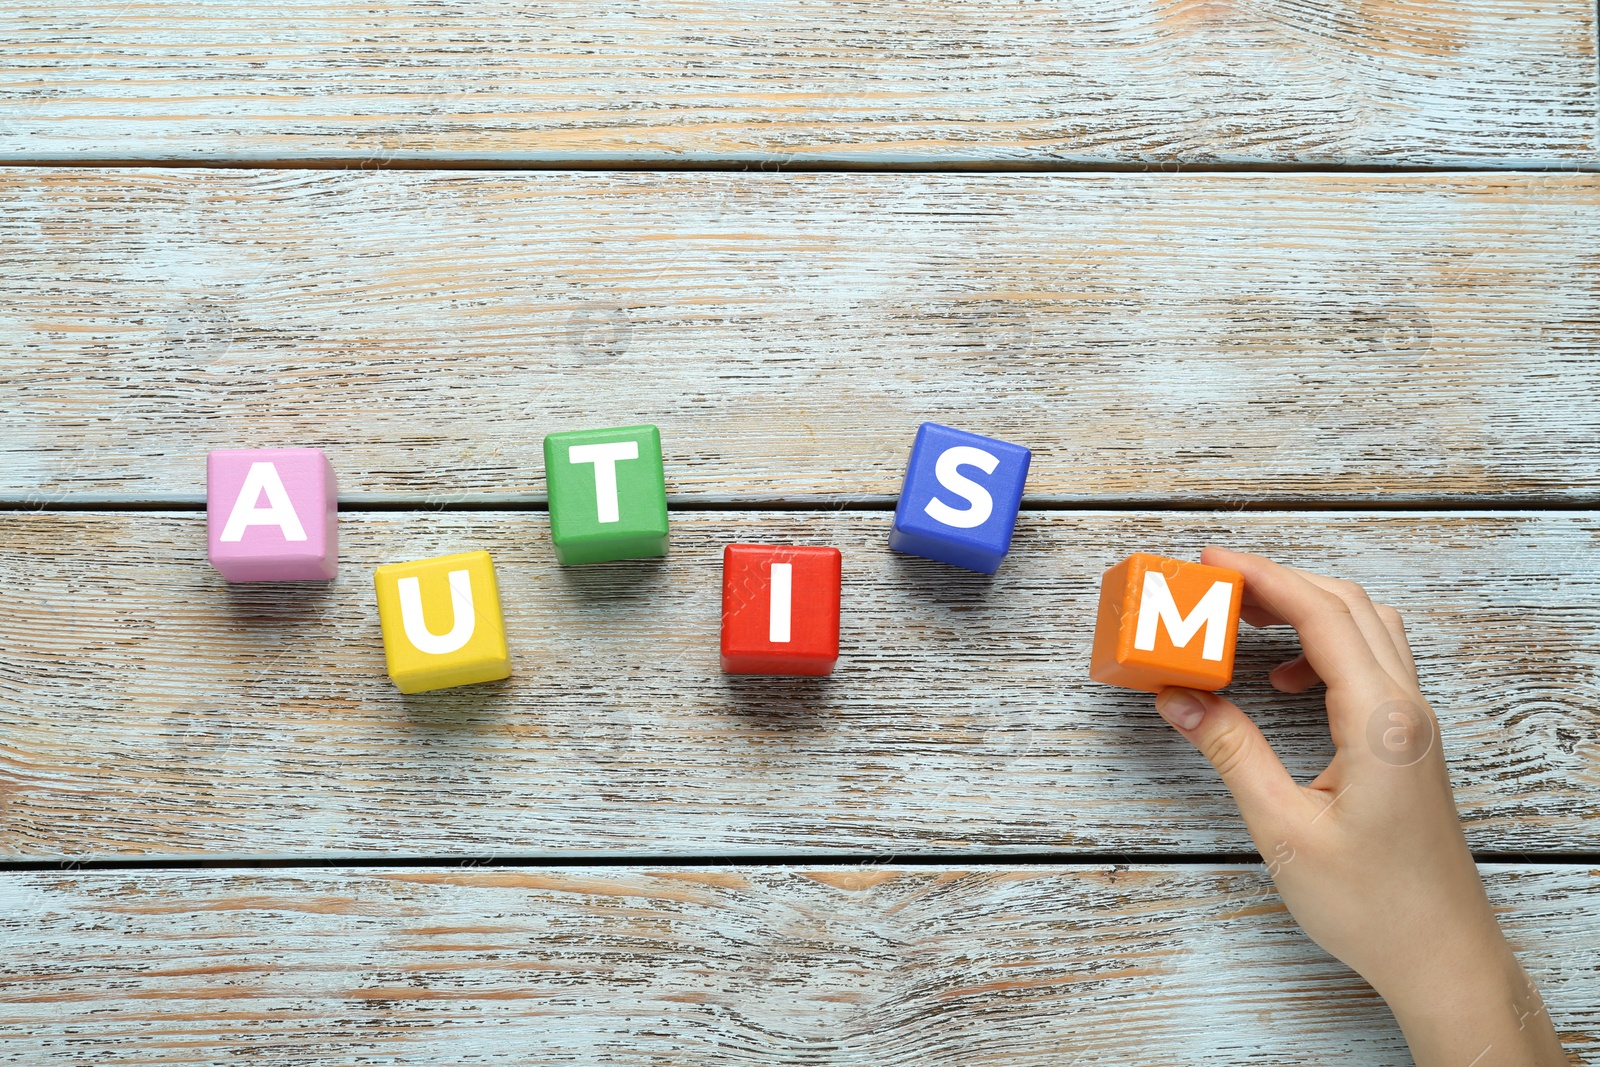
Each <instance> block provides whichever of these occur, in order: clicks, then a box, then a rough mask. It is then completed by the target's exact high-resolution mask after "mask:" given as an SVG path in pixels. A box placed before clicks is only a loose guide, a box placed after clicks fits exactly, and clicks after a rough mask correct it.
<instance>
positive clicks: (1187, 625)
mask: <svg viewBox="0 0 1600 1067" xmlns="http://www.w3.org/2000/svg"><path fill="white" fill-rule="evenodd" d="M1243 597H1244V577H1243V576H1242V575H1240V574H1239V573H1238V572H1237V571H1230V570H1226V569H1224V568H1222V567H1207V566H1205V565H1204V564H1200V563H1184V562H1182V561H1181V560H1176V559H1167V558H1165V557H1163V556H1152V555H1147V554H1145V553H1142V552H1136V553H1134V554H1133V555H1131V556H1129V557H1128V558H1127V559H1125V560H1123V561H1122V562H1121V563H1119V564H1117V565H1116V566H1115V567H1112V568H1111V569H1110V570H1108V571H1106V573H1105V576H1104V577H1103V578H1102V579H1101V580H1100V612H1099V616H1098V618H1097V619H1096V621H1095V628H1094V651H1093V653H1092V655H1091V657H1090V660H1089V677H1090V678H1092V679H1094V680H1095V681H1097V682H1105V683H1106V684H1107V685H1117V686H1121V687H1122V688H1124V689H1139V690H1143V691H1144V692H1147V693H1154V692H1158V691H1160V690H1161V689H1162V688H1164V687H1166V686H1169V685H1182V686H1188V687H1189V688H1191V689H1206V690H1214V689H1221V688H1222V687H1223V686H1225V685H1227V684H1228V683H1229V682H1230V681H1232V680H1233V648H1234V642H1235V641H1236V640H1237V638H1238V635H1239V605H1240V603H1241V601H1242V599H1243Z"/></svg>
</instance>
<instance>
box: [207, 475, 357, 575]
mask: <svg viewBox="0 0 1600 1067" xmlns="http://www.w3.org/2000/svg"><path fill="white" fill-rule="evenodd" d="M206 541H207V544H208V547H209V555H210V557H211V565H212V566H213V567H215V568H217V570H218V571H219V572H220V573H221V574H222V576H223V577H224V578H226V579H227V580H228V581H230V582H307V581H327V580H328V579H330V578H332V577H333V576H334V572H335V571H336V570H337V568H338V564H339V489H338V485H337V483H336V480H335V478H334V474H333V464H331V463H329V462H328V457H327V456H325V455H323V454H322V450H321V449H317V448H261V449H224V450H221V451H217V452H212V453H211V454H210V455H209V456H207V457H206Z"/></svg>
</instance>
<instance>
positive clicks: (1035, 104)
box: [0, 0, 1597, 164]
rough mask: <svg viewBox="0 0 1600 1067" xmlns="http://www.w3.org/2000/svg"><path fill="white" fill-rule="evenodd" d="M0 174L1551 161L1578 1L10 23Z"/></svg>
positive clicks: (109, 15)
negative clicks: (150, 164) (384, 167)
mask: <svg viewBox="0 0 1600 1067" xmlns="http://www.w3.org/2000/svg"><path fill="white" fill-rule="evenodd" d="M0 42H3V44H0V102H3V106H4V111H3V112H0V115H3V121H0V159H8V160H41V159H44V160H61V159H72V158H78V159H91V160H92V159H107V158H120V159H144V160H150V159H156V160H159V159H172V158H191V159H196V158H197V159H222V160H264V159H272V160H296V159H307V158H316V159H340V160H361V161H388V160H394V159H424V160H430V161H439V160H441V159H485V158H487V159H493V160H497V161H510V160H518V161H526V162H541V161H542V162H564V161H571V160H586V161H599V162H609V163H616V162H621V161H649V162H681V161H704V160H725V159H736V160H744V161H749V162H762V163H785V162H794V161H802V160H810V161H829V162H849V163H859V162H878V163H906V162H918V163H922V162H950V161H973V160H977V161H998V162H1007V163H1015V162H1028V163H1050V162H1060V161H1065V162H1077V163H1082V162H1105V161H1116V162H1135V163H1140V162H1144V163H1152V164H1156V163H1171V162H1183V163H1195V162H1212V161H1224V162H1263V161H1264V162H1301V163H1317V164H1343V163H1350V162H1355V163H1367V162H1385V163H1388V162H1402V163H1423V162H1437V161H1441V160H1443V161H1473V162H1501V161H1514V162H1529V161H1536V162H1551V161H1557V160H1575V159H1587V160H1593V159H1594V158H1595V154H1596V150H1597V148H1596V132H1595V114H1596V82H1595V9H1594V5H1593V3H1591V2H1589V0H1404V2H1395V0H1325V2H1319V3H1316V4H1304V3H1298V2H1295V0H1252V2H1248V3H1246V2H1243V0H1203V2H1202V0H1053V2H1049V3H1023V2H1017V0H1000V2H998V3H993V2H986V3H967V2H954V3H948V2H938V3H933V2H919V3H909V4H894V5H881V4H876V5H875V4H866V3H855V2H848V0H830V2H827V3H813V2H808V0H761V2H759V3H731V2H721V3H717V2H706V0H661V2H652V3H650V4H648V5H643V4H630V5H616V4H598V3H593V2H589V0H585V2H573V0H566V2H553V3H538V4H532V3H528V2H526V0H476V2H474V3H470V4H437V3H424V2H421V0H375V2H370V3H360V4H356V3H351V2H349V0H285V2H283V3H280V4H276V5H274V6H273V7H272V8H271V9H270V11H269V10H258V9H253V8H248V7H240V6H238V5H232V4H214V3H204V2H200V0H160V2H155V3H144V4H127V3H122V2H120V0H51V2H49V3H41V2H38V0H33V2H13V3H8V4H7V5H6V9H5V13H4V15H3V16H0Z"/></svg>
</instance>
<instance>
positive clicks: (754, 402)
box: [0, 171, 1600, 505]
mask: <svg viewBox="0 0 1600 1067" xmlns="http://www.w3.org/2000/svg"><path fill="white" fill-rule="evenodd" d="M0 205H3V210H0V383H3V384H0V396H3V397H4V398H5V402H4V403H0V450H3V452H0V494H3V495H4V498H6V499H9V500H11V501H13V502H15V501H38V502H49V501H54V500H59V499H77V500H95V501H103V502H108V503H113V504H115V503H120V502H126V501H130V500H154V501H158V502H159V501H174V500H198V499H200V494H201V492H202V489H203V469H204V463H203V460H204V454H205V452H206V451H207V450H209V449H212V448H219V447H230V448H231V447H239V446H242V445H272V444H296V445H313V444H315V445H321V446H323V447H325V448H327V449H329V450H330V452H331V453H332V455H333V458H334V463H335V466H336V467H337V469H338V471H339V477H340V480H341V487H342V490H343V492H344V495H345V498H346V499H348V500H357V501H359V500H369V501H370V500H380V499H384V500H394V501H402V502H410V503H421V504H428V505H431V504H435V503H438V502H441V501H468V500H480V501H489V502H493V501H495V500H527V499H536V498H538V497H540V496H541V494H542V492H543V480H542V460H541V458H540V455H539V450H540V442H541V439H542V436H543V434H545V433H546V432H548V431H551V430H556V429H578V428H585V427H594V426H604V425H626V424H632V423H637V422H641V421H655V422H657V423H658V424H659V425H660V426H661V428H662V433H663V439H664V442H665V447H666V450H667V457H668V458H667V463H668V479H669V489H670V490H671V492H672V493H673V494H674V498H675V499H678V500H698V501H703V502H705V501H709V502H720V503H729V502H731V503H736V504H748V503H751V502H760V501H773V500H800V499H809V500H817V499H825V500H835V501H856V500H885V501H886V500H889V499H891V498H892V497H893V495H894V494H896V493H898V491H899V487H900V479H901V477H902V474H903V470H904V463H905V457H906V454H907V452H908V451H909V447H910V441H911V436H912V434H913V432H914V430H915V427H916V425H917V424H918V423H919V422H920V421H922V420H923V419H925V418H931V419H935V420H938V421H944V422H948V423H953V424H955V425H958V426H962V427H965V428H969V429H974V430H979V431H983V432H989V433H993V434H995V435H998V436H1003V437H1006V438H1008V439H1010V440H1015V441H1018V442H1021V443H1024V444H1027V445H1029V446H1031V447H1032V448H1034V450H1035V453H1036V457H1035V462H1034V466H1033V470H1032V473H1031V474H1030V480H1029V496H1030V499H1033V500H1040V501H1045V500H1073V501H1098V502H1116V503H1121V502H1142V501H1169V500H1190V501H1194V500H1202V501H1210V502H1217V503H1229V502H1236V501H1243V500H1271V501H1280V502H1284V501H1286V502H1300V501H1314V502H1318V503H1324V504H1325V503H1328V502H1336V501H1347V502H1349V501H1369V500H1383V501H1391V502H1392V501H1396V500H1400V501H1404V500H1429V501H1438V500H1465V499H1473V500H1483V499H1489V500H1506V499H1511V500H1537V501H1547V500H1567V501H1583V502H1591V501H1595V502H1600V467H1597V466H1596V464H1595V463H1594V455H1595V444H1596V442H1597V441H1600V316H1597V315H1596V314H1595V308H1596V307H1597V306H1600V176H1594V175H1583V176H1573V175H1566V176H1558V175H1508V176H1497V175H1492V174H1482V173H1479V174H1450V175H1440V174H1428V175H1409V176H1388V177H1384V176H1376V175H1349V176H1326V175H1284V174H1279V175H1253V176H1240V175H1188V176H1181V177H1179V176H1160V175H1150V176H1131V175H1099V176H1081V175H1080V176H1070V177H1068V176H1047V175H1010V176H972V175H905V174H899V175H777V176H775V175H766V176H762V175H739V174H671V175H661V174H610V175H587V174H548V173H547V174H539V173H532V174H438V173H401V172H387V173H379V174H370V173H369V174H361V173H329V172H312V173H305V172H300V173H285V172H268V173H253V172H234V171H222V172H195V171H180V172H154V173H152V172H98V171H58V172H27V171H14V172H11V173H9V174H4V175H0Z"/></svg>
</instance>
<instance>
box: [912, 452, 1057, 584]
mask: <svg viewBox="0 0 1600 1067" xmlns="http://www.w3.org/2000/svg"><path fill="white" fill-rule="evenodd" d="M1032 458H1033V453H1032V452H1030V451H1028V450H1027V449H1026V448H1023V447H1022V446H1021V445H1014V444H1011V443H1010V442H1008V441H997V440H995V439H994V438H992V437H980V436H978V435H977V434H975V433H966V432H964V431H962V430H953V429H951V428H950V427H948V426H940V425H939V424H938V423H935V422H925V423H923V424H922V426H921V427H920V428H919V429H918V430H917V441H916V444H914V445H912V446H911V462H910V464H908V465H907V467H906V481H905V485H904V486H903V487H901V490H900V502H899V504H897V505H896V506H895V509H894V530H893V531H891V532H890V534H889V547H890V548H892V549H894V550H895V551H896V552H909V553H910V554H911V555H913V556H922V557H924V558H926V559H934V560H938V561H939V562H941V563H953V564H955V565H956V566H957V567H965V568H966V569H967V570H969V571H980V572H982V573H984V574H993V573H994V572H995V571H997V570H999V569H1000V562H1001V561H1002V560H1003V559H1005V558H1006V551H1007V550H1008V549H1010V548H1011V531H1012V529H1013V528H1015V527H1016V525H1017V509H1018V508H1019V507H1020V506H1021V505H1022V486H1023V483H1024V482H1026V481H1027V480H1028V462H1029V460H1031V459H1032Z"/></svg>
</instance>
